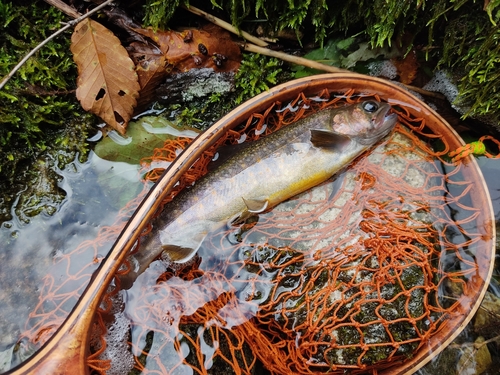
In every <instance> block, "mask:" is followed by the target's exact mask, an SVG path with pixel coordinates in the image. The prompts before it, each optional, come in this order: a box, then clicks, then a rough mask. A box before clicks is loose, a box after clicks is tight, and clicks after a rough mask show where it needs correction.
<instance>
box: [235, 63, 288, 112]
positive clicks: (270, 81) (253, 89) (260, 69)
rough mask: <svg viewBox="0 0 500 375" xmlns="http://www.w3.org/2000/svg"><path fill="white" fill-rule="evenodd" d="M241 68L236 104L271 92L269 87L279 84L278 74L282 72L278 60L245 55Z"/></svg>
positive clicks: (237, 78)
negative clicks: (267, 91) (264, 92)
mask: <svg viewBox="0 0 500 375" xmlns="http://www.w3.org/2000/svg"><path fill="white" fill-rule="evenodd" d="M243 56H244V58H243V61H242V62H241V67H240V69H239V70H238V72H237V73H236V77H235V85H236V90H237V91H238V96H237V97H236V99H235V102H236V104H240V103H241V102H243V101H245V100H247V99H249V98H251V97H253V96H255V95H257V94H260V93H261V92H263V91H266V90H269V85H271V86H272V85H275V84H276V83H277V79H278V74H279V73H280V72H281V69H280V68H279V66H280V65H281V62H280V61H279V60H278V59H275V58H270V57H267V56H262V55H259V54H244V55H243Z"/></svg>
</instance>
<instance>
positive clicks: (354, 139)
mask: <svg viewBox="0 0 500 375" xmlns="http://www.w3.org/2000/svg"><path fill="white" fill-rule="evenodd" d="M396 122H397V115H396V114H395V113H391V106H390V105H389V104H387V103H385V102H379V101H375V100H366V101H363V102H359V103H357V104H350V105H346V106H343V107H337V108H331V109H324V110H320V111H318V112H316V113H313V114H312V115H310V116H308V117H305V118H303V119H301V120H299V121H296V122H295V123H292V124H290V125H288V126H286V127H283V128H281V129H280V130H278V131H276V132H274V133H271V134H269V135H267V136H265V137H261V138H260V139H259V140H256V141H254V142H246V143H242V144H241V145H240V146H241V148H242V149H241V150H239V151H238V152H234V153H233V155H232V156H230V157H227V158H226V159H225V160H224V161H223V162H221V163H219V165H218V166H217V167H216V168H214V169H213V170H212V171H211V172H209V173H208V174H207V175H205V176H204V177H202V178H201V179H200V180H198V181H197V182H196V183H195V184H194V185H193V186H192V187H190V188H186V189H184V190H183V191H181V192H180V193H179V194H178V195H177V196H176V197H175V198H174V199H173V200H172V201H171V202H169V203H167V204H166V205H165V207H164V209H163V211H162V212H161V213H160V215H159V216H158V218H156V219H155V220H154V221H153V230H152V231H151V233H150V234H148V235H146V236H144V237H143V238H142V239H141V241H140V245H139V249H138V251H137V252H136V253H135V254H133V255H130V256H129V258H128V259H129V261H130V265H131V269H130V271H129V272H128V273H127V274H125V275H123V276H121V277H120V280H121V286H122V288H124V289H127V288H129V287H130V286H131V285H132V283H133V282H134V281H135V279H136V278H137V277H138V276H139V275H140V274H141V273H143V272H144V271H145V270H146V269H147V267H148V266H149V265H150V263H151V262H152V261H154V260H155V259H156V258H158V257H159V256H160V255H161V256H162V258H164V259H165V258H166V259H169V260H170V261H171V262H176V263H185V262H188V261H189V260H190V259H191V258H192V257H193V256H194V255H195V254H196V252H197V250H198V249H199V247H200V245H201V243H202V242H203V240H204V239H205V237H206V236H207V235H208V233H210V232H212V231H214V230H216V229H218V228H220V227H221V226H222V225H229V226H231V225H238V224H239V223H242V222H244V220H245V219H247V218H248V217H250V216H252V215H258V214H260V213H263V212H265V211H268V210H269V209H271V208H272V207H274V206H276V205H277V204H279V203H281V202H283V201H285V200H287V199H289V198H292V197H294V196H295V195H297V194H300V193H302V192H304V191H306V190H308V189H310V188H312V187H314V186H316V185H318V184H320V183H322V182H324V181H326V180H328V179H329V178H331V177H332V176H333V175H335V174H336V173H337V172H339V171H340V170H342V169H344V168H345V167H346V166H348V165H349V164H350V163H352V162H353V161H354V160H355V159H356V158H357V157H358V156H360V155H361V154H362V153H364V152H365V151H367V150H369V149H370V148H371V147H372V146H374V145H375V144H377V143H378V142H379V141H380V140H382V139H383V138H385V137H386V136H387V135H388V134H389V133H390V132H391V131H392V129H393V128H394V126H395V124H396Z"/></svg>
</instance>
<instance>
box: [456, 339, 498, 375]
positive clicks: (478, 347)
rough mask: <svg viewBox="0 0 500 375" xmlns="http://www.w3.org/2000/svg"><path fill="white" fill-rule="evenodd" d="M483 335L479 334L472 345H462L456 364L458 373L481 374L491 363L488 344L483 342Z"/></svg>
mask: <svg viewBox="0 0 500 375" xmlns="http://www.w3.org/2000/svg"><path fill="white" fill-rule="evenodd" d="M484 341H485V340H484V337H482V336H480V337H478V338H477V339H476V341H474V345H470V344H468V345H463V346H462V351H463V354H462V355H461V357H460V359H459V360H458V364H457V371H458V372H457V373H458V374H471V375H472V374H478V375H479V374H482V373H483V372H485V371H486V370H487V369H488V368H489V367H490V366H491V363H492V360H491V354H490V352H489V350H488V346H487V345H486V344H484Z"/></svg>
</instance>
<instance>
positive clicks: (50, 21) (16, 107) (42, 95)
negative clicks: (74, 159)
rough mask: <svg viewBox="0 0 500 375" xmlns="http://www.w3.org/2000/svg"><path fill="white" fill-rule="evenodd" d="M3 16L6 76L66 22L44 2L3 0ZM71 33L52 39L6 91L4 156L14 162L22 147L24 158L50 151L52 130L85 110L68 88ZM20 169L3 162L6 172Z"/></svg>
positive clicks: (0, 134)
mask: <svg viewBox="0 0 500 375" xmlns="http://www.w3.org/2000/svg"><path fill="white" fill-rule="evenodd" d="M0 20H2V22H1V23H0V76H4V75H6V74H7V73H8V72H9V71H10V70H11V69H12V68H13V67H14V66H15V65H16V64H17V63H18V62H19V60H21V59H22V58H23V57H24V56H25V55H26V54H27V53H28V52H29V51H30V50H31V49H33V48H34V47H35V46H36V45H38V44H39V43H40V42H41V41H42V40H44V39H45V38H46V37H47V36H49V35H50V34H52V33H53V32H54V31H56V30H58V29H59V28H60V27H61V26H60V22H61V21H63V16H62V15H61V13H60V12H59V11H57V10H56V8H54V7H51V6H48V5H47V4H45V3H43V2H41V1H35V2H33V3H32V4H30V5H16V4H15V3H14V2H10V1H6V0H0ZM69 35H70V34H69V33H68V35H67V36H66V38H64V37H61V38H59V39H57V40H55V41H52V42H50V43H48V44H47V45H46V46H45V47H44V48H42V49H41V50H40V51H39V52H38V53H37V54H36V55H35V56H33V57H32V58H31V59H29V60H28V61H27V62H26V64H24V65H23V66H22V67H21V69H20V70H19V72H18V73H16V75H15V76H14V77H13V78H12V79H11V80H10V81H9V82H8V83H7V85H6V86H5V88H4V89H3V90H0V155H1V156H3V157H4V158H5V159H7V160H10V161H12V162H13V163H14V162H15V161H19V156H20V155H19V150H20V149H21V150H25V151H24V156H23V157H21V160H24V159H26V158H27V157H29V155H30V154H31V155H34V154H36V153H37V152H39V151H43V150H45V149H46V148H47V146H48V141H49V140H48V137H47V133H51V132H53V131H54V130H56V129H61V128H63V127H64V125H65V124H66V123H67V120H68V119H71V118H74V117H76V116H80V114H81V112H82V111H81V110H78V109H79V108H80V107H79V105H78V103H77V102H76V100H75V99H74V94H73V93H70V92H68V91H67V89H68V88H70V87H73V86H74V81H75V79H76V71H75V68H74V65H73V60H72V57H71V55H70V54H69V39H70V38H69ZM68 94H70V95H68ZM15 170H16V168H11V167H9V168H6V166H5V165H3V166H0V173H2V174H8V175H7V177H9V178H11V177H13V175H12V174H13V173H14V172H15ZM3 177H5V176H3Z"/></svg>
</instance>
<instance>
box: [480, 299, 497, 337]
mask: <svg viewBox="0 0 500 375" xmlns="http://www.w3.org/2000/svg"><path fill="white" fill-rule="evenodd" d="M499 325H500V298H498V297H497V296H495V295H494V294H493V293H490V292H486V294H485V295H484V299H483V302H481V305H480V306H479V309H478V310H477V313H476V315H475V317H474V331H475V332H477V333H478V334H480V335H484V336H487V337H489V336H490V335H492V334H494V333H495V329H494V328H495V327H498V326H499ZM496 331H497V332H498V330H496Z"/></svg>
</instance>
